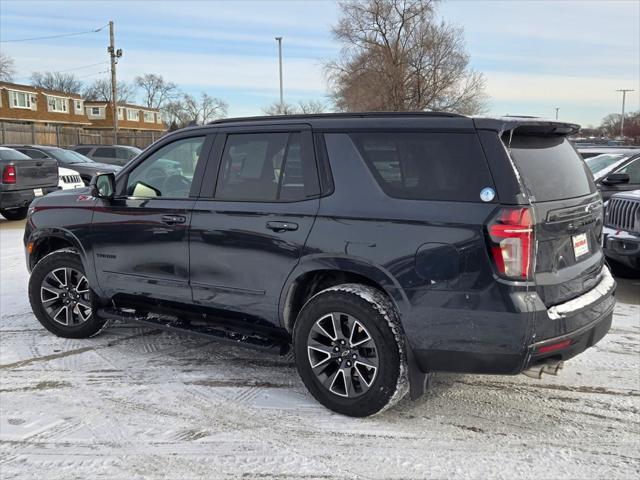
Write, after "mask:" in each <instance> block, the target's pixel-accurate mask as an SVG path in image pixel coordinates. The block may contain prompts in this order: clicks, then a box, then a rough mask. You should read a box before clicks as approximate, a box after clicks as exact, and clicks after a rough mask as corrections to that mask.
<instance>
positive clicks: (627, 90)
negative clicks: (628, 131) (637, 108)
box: [616, 88, 635, 140]
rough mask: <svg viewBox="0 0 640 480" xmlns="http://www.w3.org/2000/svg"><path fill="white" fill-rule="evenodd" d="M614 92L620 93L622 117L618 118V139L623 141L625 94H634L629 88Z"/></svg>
mask: <svg viewBox="0 0 640 480" xmlns="http://www.w3.org/2000/svg"><path fill="white" fill-rule="evenodd" d="M616 92H622V116H621V117H620V137H621V138H622V140H624V103H625V100H626V99H627V92H635V90H631V89H630V88H622V89H620V90H616Z"/></svg>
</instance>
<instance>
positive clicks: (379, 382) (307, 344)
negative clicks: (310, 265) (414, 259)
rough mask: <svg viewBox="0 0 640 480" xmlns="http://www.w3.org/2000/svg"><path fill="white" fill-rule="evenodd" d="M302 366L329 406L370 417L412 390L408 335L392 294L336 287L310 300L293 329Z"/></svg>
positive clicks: (313, 391)
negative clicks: (405, 348) (400, 319)
mask: <svg viewBox="0 0 640 480" xmlns="http://www.w3.org/2000/svg"><path fill="white" fill-rule="evenodd" d="M293 342H294V353H295V358H296V365H297V367H298V372H299V374H300V377H301V378H302V381H303V382H304V384H305V385H306V387H307V388H308V389H309V392H310V393H311V394H312V395H313V396H314V397H315V398H316V400H318V401H319V402H320V403H322V404H323V405H324V406H325V407H327V408H329V409H331V410H333V411H335V412H338V413H342V414H344V415H349V416H354V417H366V416H369V415H374V414H376V413H379V412H381V411H382V410H385V409H387V408H389V407H391V406H392V405H394V404H395V403H396V402H398V401H399V400H400V399H401V398H402V397H403V396H404V395H405V393H406V392H407V390H408V379H407V364H406V355H405V350H404V337H403V334H402V330H401V327H400V323H399V320H398V316H397V313H396V311H395V309H394V307H393V304H392V303H391V301H390V300H389V298H388V297H387V296H386V295H385V294H384V293H382V292H380V291H379V290H377V289H374V288H372V287H368V286H365V285H359V284H344V285H338V286H336V287H331V288H328V289H326V290H323V291H322V292H320V293H318V294H317V295H315V296H314V297H313V298H312V299H311V300H309V301H308V302H307V304H306V305H305V306H304V308H303V309H302V311H301V312H300V314H299V315H298V319H297V321H296V324H295V328H294V332H293Z"/></svg>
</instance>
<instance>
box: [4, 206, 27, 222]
mask: <svg viewBox="0 0 640 480" xmlns="http://www.w3.org/2000/svg"><path fill="white" fill-rule="evenodd" d="M28 211H29V207H22V208H11V209H3V210H0V213H1V214H2V216H3V217H4V218H6V219H7V220H22V219H24V218H27V212H28Z"/></svg>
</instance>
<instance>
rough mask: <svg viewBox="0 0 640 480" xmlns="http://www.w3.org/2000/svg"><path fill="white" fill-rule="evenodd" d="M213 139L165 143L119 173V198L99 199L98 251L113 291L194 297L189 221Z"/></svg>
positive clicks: (105, 282) (103, 283) (103, 280)
mask: <svg viewBox="0 0 640 480" xmlns="http://www.w3.org/2000/svg"><path fill="white" fill-rule="evenodd" d="M210 144H211V139H209V141H208V142H207V137H206V136H204V135H200V136H197V137H186V138H177V139H175V140H173V141H168V142H167V143H165V144H160V145H159V146H158V148H157V149H155V150H154V151H153V152H151V153H150V154H149V155H147V156H146V157H145V158H144V159H141V160H140V161H138V162H136V163H135V165H131V166H130V167H128V168H127V171H125V172H124V173H123V175H119V176H118V187H117V188H118V189H119V192H120V193H121V195H120V197H118V198H115V199H112V200H99V204H98V205H97V206H96V209H95V213H94V217H93V224H92V232H93V235H92V238H93V252H94V259H95V265H96V272H97V274H98V279H99V283H100V287H101V288H102V289H103V290H104V291H105V292H106V293H107V294H108V295H110V296H113V295H116V294H118V293H126V294H130V295H137V296H143V297H152V298H159V299H168V300H174V301H182V302H191V301H192V295H191V287H190V286H189V225H190V222H191V212H192V209H193V206H194V204H195V201H196V200H195V193H194V192H197V191H199V189H200V182H199V178H200V177H201V176H202V173H201V172H202V171H203V170H204V168H203V165H202V159H203V158H206V157H207V154H208V148H209V145H210ZM203 152H204V153H203Z"/></svg>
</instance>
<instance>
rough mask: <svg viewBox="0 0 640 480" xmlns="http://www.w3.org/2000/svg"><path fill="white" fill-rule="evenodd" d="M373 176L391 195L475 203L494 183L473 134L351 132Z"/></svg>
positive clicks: (412, 198)
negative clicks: (483, 191) (482, 192)
mask: <svg viewBox="0 0 640 480" xmlns="http://www.w3.org/2000/svg"><path fill="white" fill-rule="evenodd" d="M350 136H351V139H352V140H353V142H354V143H355V145H356V147H357V148H358V150H359V151H360V154H361V155H362V157H363V158H364V160H365V162H366V163H367V165H368V166H369V168H370V169H371V171H372V173H373V175H374V177H375V178H376V180H377V181H378V183H379V184H380V186H381V187H382V189H383V190H384V191H385V193H386V194H387V195H389V196H391V197H395V198H406V199H410V200H451V201H463V202H476V201H479V200H480V191H481V190H482V189H483V188H485V187H491V186H493V180H492V178H491V174H490V172H489V168H488V166H487V163H486V160H485V158H484V153H483V151H482V147H481V146H480V142H479V141H478V138H477V136H476V135H475V134H473V133H435V132H366V133H351V134H350Z"/></svg>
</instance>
